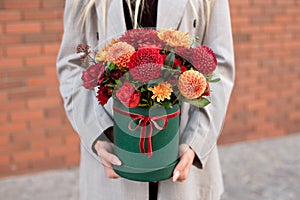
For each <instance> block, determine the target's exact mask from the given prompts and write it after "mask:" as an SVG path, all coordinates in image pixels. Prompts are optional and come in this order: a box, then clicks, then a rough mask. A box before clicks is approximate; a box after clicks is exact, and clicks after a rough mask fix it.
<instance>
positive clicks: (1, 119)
mask: <svg viewBox="0 0 300 200" xmlns="http://www.w3.org/2000/svg"><path fill="white" fill-rule="evenodd" d="M7 121H8V114H7V113H6V112H2V113H0V124H3V123H7ZM0 143H1V136H0Z"/></svg>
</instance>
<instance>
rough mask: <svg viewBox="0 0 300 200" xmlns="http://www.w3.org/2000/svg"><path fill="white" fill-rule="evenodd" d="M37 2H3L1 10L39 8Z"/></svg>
mask: <svg viewBox="0 0 300 200" xmlns="http://www.w3.org/2000/svg"><path fill="white" fill-rule="evenodd" d="M39 7H40V1H39V0H22V2H20V0H4V2H3V8H6V9H26V8H39Z"/></svg>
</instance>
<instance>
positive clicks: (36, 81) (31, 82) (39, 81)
mask: <svg viewBox="0 0 300 200" xmlns="http://www.w3.org/2000/svg"><path fill="white" fill-rule="evenodd" d="M56 83H57V80H56V79H55V78H51V77H47V78H45V77H32V78H28V79H27V81H26V84H27V86H28V87H32V86H45V87H47V85H54V84H56Z"/></svg>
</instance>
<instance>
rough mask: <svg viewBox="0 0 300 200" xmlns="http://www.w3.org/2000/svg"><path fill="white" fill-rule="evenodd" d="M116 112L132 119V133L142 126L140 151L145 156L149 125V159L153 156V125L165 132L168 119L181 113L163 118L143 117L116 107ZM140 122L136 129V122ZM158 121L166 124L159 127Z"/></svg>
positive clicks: (129, 124) (178, 111)
mask: <svg viewBox="0 0 300 200" xmlns="http://www.w3.org/2000/svg"><path fill="white" fill-rule="evenodd" d="M113 109H114V111H115V112H117V113H119V114H122V115H125V116H128V117H131V121H130V122H129V123H128V129H129V130H130V131H135V130H137V129H139V128H140V127H141V126H142V129H141V132H140V151H141V152H142V153H143V154H146V150H145V138H146V127H147V125H149V132H148V137H147V139H148V143H147V147H148V148H147V150H148V151H147V154H148V158H150V157H151V156H152V140H151V139H152V132H153V125H154V127H155V128H156V129H157V130H160V131H161V130H164V129H165V128H166V127H167V125H168V119H170V118H173V117H176V116H177V115H179V113H180V109H178V110H177V111H176V112H174V113H171V114H167V115H161V116H143V115H140V114H136V113H131V112H127V111H124V110H121V109H118V108H116V107H113ZM135 120H138V123H137V125H136V126H135V127H134V125H133V124H134V121H135ZM158 120H163V122H164V124H163V126H159V124H158V123H157V121H158Z"/></svg>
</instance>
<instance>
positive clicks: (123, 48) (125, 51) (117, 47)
mask: <svg viewBox="0 0 300 200" xmlns="http://www.w3.org/2000/svg"><path fill="white" fill-rule="evenodd" d="M134 52H135V49H134V47H133V46H131V45H129V44H127V43H126V42H118V43H115V44H113V45H112V46H111V47H110V48H109V49H108V51H107V61H109V62H114V63H115V64H116V65H118V66H120V64H122V66H127V64H128V62H129V60H130V56H131V55H132V54H133V53H134Z"/></svg>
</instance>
